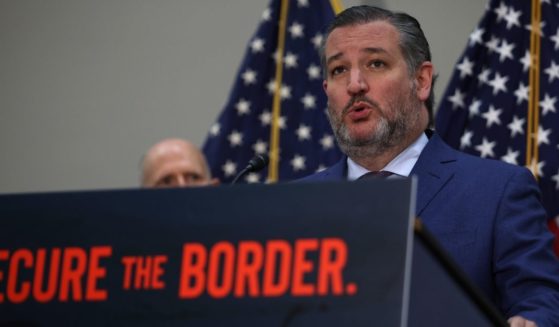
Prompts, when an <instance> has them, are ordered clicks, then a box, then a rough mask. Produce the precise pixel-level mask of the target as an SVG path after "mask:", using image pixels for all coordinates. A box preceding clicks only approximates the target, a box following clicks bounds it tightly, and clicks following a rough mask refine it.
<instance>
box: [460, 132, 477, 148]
mask: <svg viewBox="0 0 559 327" xmlns="http://www.w3.org/2000/svg"><path fill="white" fill-rule="evenodd" d="M472 136H474V133H473V132H472V131H468V130H466V131H464V134H462V137H460V149H465V148H467V147H470V146H472Z"/></svg>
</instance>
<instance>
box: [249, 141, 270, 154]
mask: <svg viewBox="0 0 559 327" xmlns="http://www.w3.org/2000/svg"><path fill="white" fill-rule="evenodd" d="M252 149H253V150H254V152H255V153H256V154H265V153H266V151H268V144H267V143H266V142H264V141H262V140H260V139H259V140H257V141H256V142H255V143H254V144H253V145H252Z"/></svg>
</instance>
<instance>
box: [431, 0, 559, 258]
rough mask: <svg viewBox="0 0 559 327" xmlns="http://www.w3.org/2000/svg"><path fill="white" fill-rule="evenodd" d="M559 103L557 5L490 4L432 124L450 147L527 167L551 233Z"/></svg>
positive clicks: (535, 0)
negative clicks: (533, 180)
mask: <svg viewBox="0 0 559 327" xmlns="http://www.w3.org/2000/svg"><path fill="white" fill-rule="evenodd" d="M538 65H539V66H538ZM558 98H559V2H558V1H557V0H541V2H540V0H532V1H527V0H492V1H490V2H489V4H488V6H487V7H486V10H485V13H484V15H483V17H482V19H481V22H480V23H479V25H478V26H477V28H475V30H474V31H473V32H472V33H471V34H470V37H469V42H468V45H467V47H466V50H465V51H464V54H463V55H462V57H461V58H460V59H459V60H458V63H457V65H456V69H455V71H454V74H453V77H452V79H451V82H450V84H449V86H448V88H447V90H446V92H445V94H444V96H443V98H442V100H441V104H440V107H439V110H438V112H437V120H436V129H437V131H438V132H439V133H440V134H441V135H442V137H443V138H444V139H445V140H446V141H447V142H448V143H449V144H451V145H452V146H454V147H456V148H458V149H461V150H462V151H465V152H469V153H471V154H475V155H478V156H481V157H485V158H492V159H499V160H503V161H506V162H508V163H511V164H516V165H524V166H526V167H528V168H530V169H531V170H532V172H533V173H534V175H535V176H536V177H537V179H538V181H539V185H540V188H541V190H542V193H543V202H544V206H545V208H546V210H547V213H548V216H549V217H550V218H552V219H551V220H550V224H549V225H550V227H551V228H552V230H554V231H555V232H556V234H557V223H559V145H558V144H559V113H558V112H557V107H558V105H559V104H558V103H557V100H558ZM558 235H559V234H558ZM557 250H559V248H558V247H557V243H556V251H557ZM558 253H559V252H558Z"/></svg>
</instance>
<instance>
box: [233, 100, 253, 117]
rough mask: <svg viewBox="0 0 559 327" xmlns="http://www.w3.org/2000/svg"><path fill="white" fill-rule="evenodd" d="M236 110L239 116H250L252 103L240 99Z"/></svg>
mask: <svg viewBox="0 0 559 327" xmlns="http://www.w3.org/2000/svg"><path fill="white" fill-rule="evenodd" d="M235 109H237V114H238V115H239V116H242V115H248V113H249V112H250V101H247V100H245V99H240V100H239V102H237V104H235Z"/></svg>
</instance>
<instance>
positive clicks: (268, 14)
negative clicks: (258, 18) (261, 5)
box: [262, 8, 272, 22]
mask: <svg viewBox="0 0 559 327" xmlns="http://www.w3.org/2000/svg"><path fill="white" fill-rule="evenodd" d="M271 18H272V9H270V8H266V9H264V11H263V12H262V20H263V21H266V22H267V21H269V20H270V19H271Z"/></svg>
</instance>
